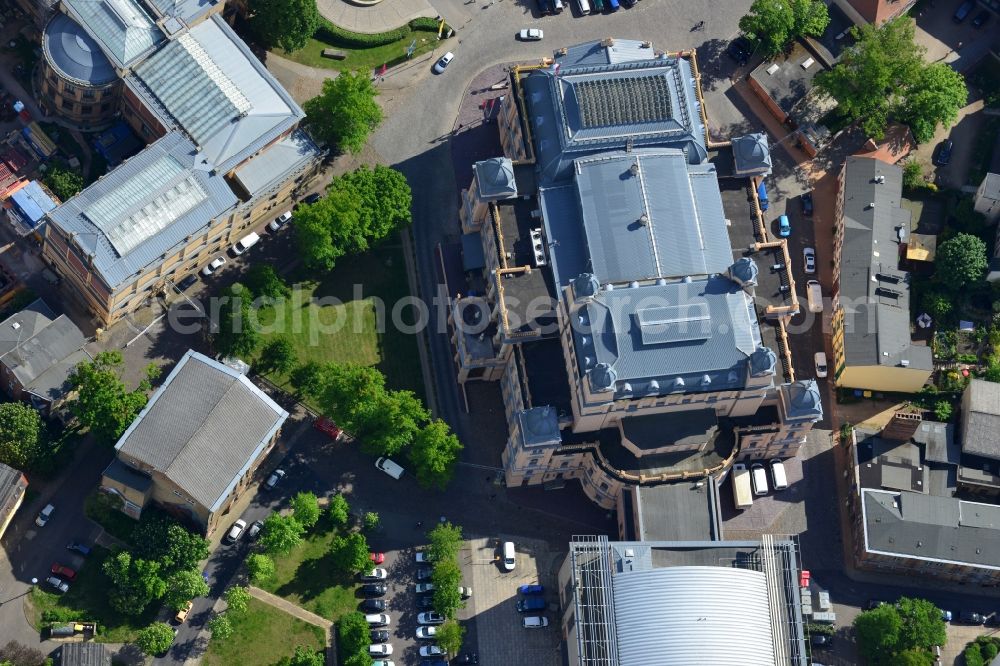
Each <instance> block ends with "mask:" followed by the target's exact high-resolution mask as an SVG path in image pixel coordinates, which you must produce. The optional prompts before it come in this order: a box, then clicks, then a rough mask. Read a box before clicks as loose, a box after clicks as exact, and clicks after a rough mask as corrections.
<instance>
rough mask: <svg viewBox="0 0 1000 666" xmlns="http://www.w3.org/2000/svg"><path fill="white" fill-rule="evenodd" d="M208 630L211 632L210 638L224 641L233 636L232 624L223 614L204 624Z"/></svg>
mask: <svg viewBox="0 0 1000 666" xmlns="http://www.w3.org/2000/svg"><path fill="white" fill-rule="evenodd" d="M205 626H206V627H208V630H209V631H210V632H212V638H215V639H217V640H220V641H224V640H226V639H227V638H229V637H230V636H232V635H233V623H232V622H230V621H229V617H228V616H227V615H226V614H225V613H219V614H218V615H216V616H215V617H213V618H212V619H211V620H209V621H208V622H207V623H206V624H205Z"/></svg>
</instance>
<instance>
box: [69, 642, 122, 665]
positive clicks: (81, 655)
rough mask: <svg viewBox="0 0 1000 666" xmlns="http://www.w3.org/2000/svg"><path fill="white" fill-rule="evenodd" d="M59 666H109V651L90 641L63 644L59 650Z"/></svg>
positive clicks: (104, 646) (102, 644) (103, 646)
mask: <svg viewBox="0 0 1000 666" xmlns="http://www.w3.org/2000/svg"><path fill="white" fill-rule="evenodd" d="M59 663H60V665H61V666H111V650H109V649H108V646H107V645H105V644H104V643H94V642H91V641H87V642H82V643H63V645H62V647H60V648H59Z"/></svg>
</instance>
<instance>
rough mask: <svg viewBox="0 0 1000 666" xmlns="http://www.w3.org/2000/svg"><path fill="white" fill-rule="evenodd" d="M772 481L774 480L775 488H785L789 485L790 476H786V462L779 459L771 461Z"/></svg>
mask: <svg viewBox="0 0 1000 666" xmlns="http://www.w3.org/2000/svg"><path fill="white" fill-rule="evenodd" d="M771 481H773V482H774V489H775V490H784V489H785V488H787V487H788V477H787V476H785V463H783V462H781V461H780V460H778V459H774V460H772V461H771Z"/></svg>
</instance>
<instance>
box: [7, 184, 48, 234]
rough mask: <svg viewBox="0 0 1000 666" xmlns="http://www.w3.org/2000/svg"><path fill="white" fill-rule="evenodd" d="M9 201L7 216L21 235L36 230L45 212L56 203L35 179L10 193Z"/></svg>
mask: <svg viewBox="0 0 1000 666" xmlns="http://www.w3.org/2000/svg"><path fill="white" fill-rule="evenodd" d="M10 201H11V207H10V208H9V209H8V211H7V217H8V219H10V221H11V224H13V225H14V228H15V229H16V230H17V232H18V234H19V235H21V236H26V235H28V234H30V233H32V232H34V231H37V230H38V227H39V225H40V224H41V223H42V220H44V219H45V214H46V213H47V212H49V211H50V210H52V209H54V208H55V207H56V205H57V204H56V202H55V201H53V200H52V197H51V196H49V193H48V192H46V191H45V190H44V189H43V188H42V186H41V184H40V183H39V182H38V181H37V180H33V181H31V182H29V183H28V184H27V185H25V186H24V187H22V188H21V189H19V190H17V191H16V192H14V193H13V194H11V195H10Z"/></svg>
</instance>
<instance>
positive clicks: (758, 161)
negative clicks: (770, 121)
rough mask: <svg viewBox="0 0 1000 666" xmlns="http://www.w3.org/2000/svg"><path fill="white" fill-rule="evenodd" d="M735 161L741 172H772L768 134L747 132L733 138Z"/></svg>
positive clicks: (737, 170)
mask: <svg viewBox="0 0 1000 666" xmlns="http://www.w3.org/2000/svg"><path fill="white" fill-rule="evenodd" d="M732 143H733V162H734V166H735V168H736V172H737V173H739V174H757V173H760V174H769V173H771V149H770V147H769V146H768V141H767V134H764V133H763V132H761V133H758V134H747V135H745V136H738V137H736V138H735V139H733V142H732Z"/></svg>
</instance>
